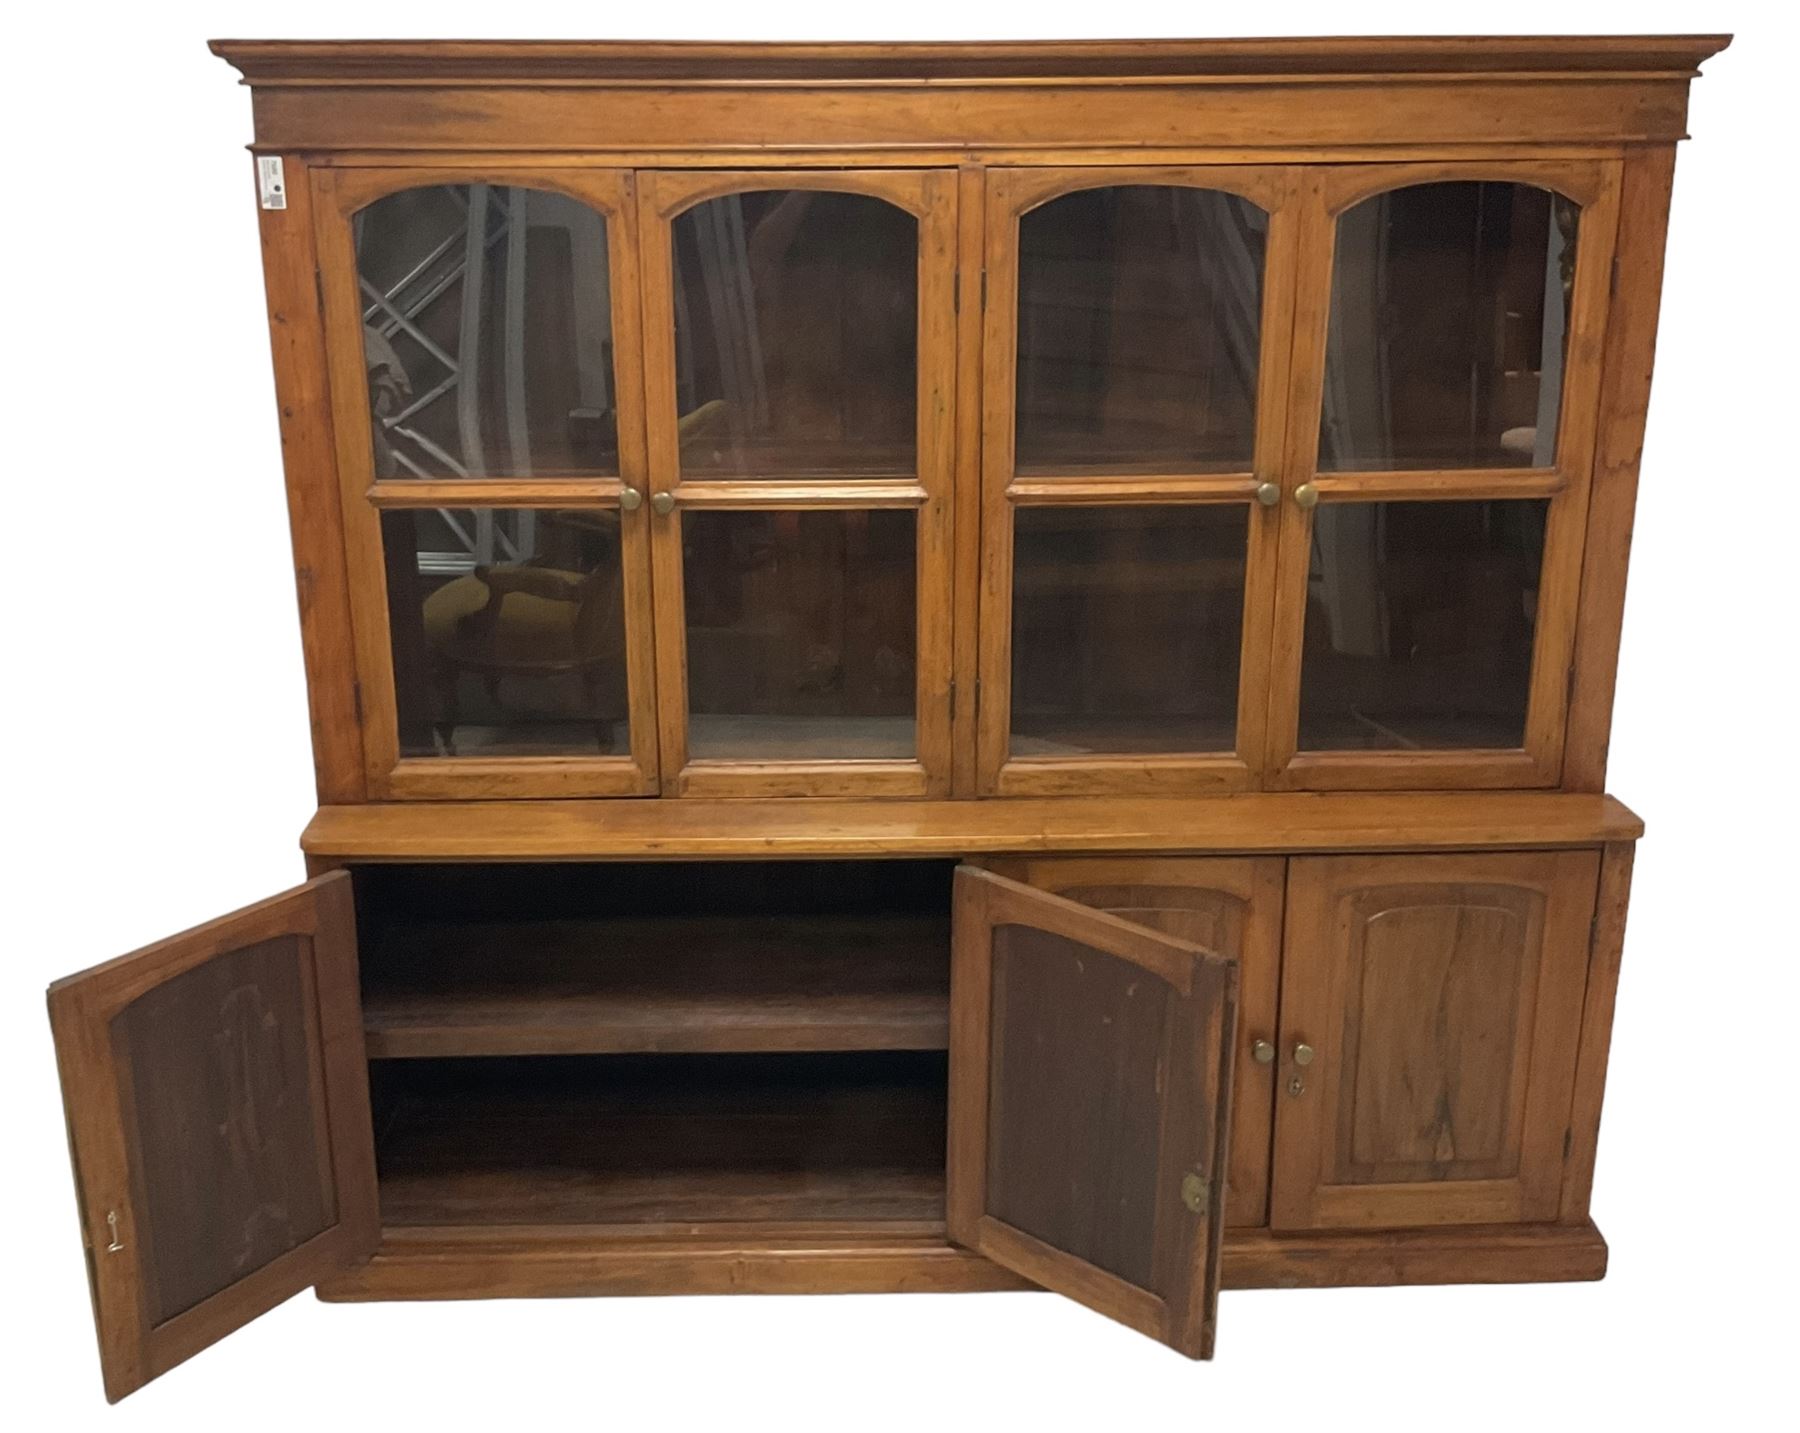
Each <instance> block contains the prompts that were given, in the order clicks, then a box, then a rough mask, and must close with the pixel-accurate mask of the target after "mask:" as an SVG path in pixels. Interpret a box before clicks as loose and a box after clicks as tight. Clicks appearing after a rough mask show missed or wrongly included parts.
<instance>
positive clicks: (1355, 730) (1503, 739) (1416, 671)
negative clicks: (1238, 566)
mask: <svg viewBox="0 0 1800 1433" xmlns="http://www.w3.org/2000/svg"><path fill="white" fill-rule="evenodd" d="M1548 513H1549V503H1548V502H1546V501H1543V500H1540V499H1529V500H1519V501H1510V502H1376V503H1326V504H1322V505H1321V506H1320V507H1319V508H1318V509H1317V510H1316V511H1315V512H1314V514H1313V553H1312V571H1311V577H1310V582H1309V587H1308V596H1307V607H1306V640H1305V648H1304V651H1303V654H1302V657H1301V668H1300V741H1299V745H1300V749H1301V750H1303V751H1361V750H1412V749H1420V748H1422V749H1427V750H1431V749H1446V748H1487V749H1496V748H1497V749H1502V750H1516V749H1518V748H1520V747H1522V746H1523V745H1524V744H1525V709H1526V704H1527V700H1528V697H1529V695H1530V687H1531V648H1532V636H1533V632H1534V629H1535V627H1536V624H1537V607H1538V581H1539V571H1540V569H1541V568H1542V566H1543V558H1544V523H1545V520H1546V518H1547V516H1548Z"/></svg>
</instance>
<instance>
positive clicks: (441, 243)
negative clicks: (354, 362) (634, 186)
mask: <svg viewBox="0 0 1800 1433" xmlns="http://www.w3.org/2000/svg"><path fill="white" fill-rule="evenodd" d="M355 224H356V268H357V279H358V282H359V284H360V286H361V290H362V293H361V298H362V306H363V308H362V317H363V355H364V358H365V360H366V362H367V365H368V376H369V409H370V413H371V417H372V426H373V428H374V430H375V475H376V476H377V477H379V478H414V477H416V478H481V477H507V478H525V477H560V476H563V475H565V474H570V473H588V474H616V473H617V472H618V471H619V423H618V412H617V408H616V396H615V394H614V390H613V371H612V300H611V296H610V294H609V292H608V289H607V259H606V220H605V219H604V218H602V217H601V216H600V215H599V214H597V213H596V212H595V211H594V210H592V209H590V208H588V206H587V205H585V204H582V203H580V202H579V201H577V200H574V199H570V198H568V197H567V196H566V195H562V194H550V193H546V192H543V191H540V190H535V189H515V188H509V187H507V186H506V185H502V184H442V185H436V186H434V187H431V188H425V189H407V190H402V191H401V192H400V193H398V194H390V195H388V196H387V197H386V198H384V199H378V200H376V201H375V202H374V203H373V204H371V205H369V206H368V207H367V208H366V209H364V210H362V211H361V212H360V213H359V214H357V216H356V220H355Z"/></svg>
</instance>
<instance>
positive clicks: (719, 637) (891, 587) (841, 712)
mask: <svg viewBox="0 0 1800 1433" xmlns="http://www.w3.org/2000/svg"><path fill="white" fill-rule="evenodd" d="M681 546H682V558H683V563H684V571H685V573H686V586H685V594H686V602H687V665H688V755H689V757H690V758H692V759H694V760H696V761H704V760H712V759H726V760H739V761H809V760H829V759H840V760H841V759H847V758H855V757H899V758H909V757H911V756H913V755H914V753H915V751H916V740H915V736H914V730H913V713H914V710H915V706H916V702H915V698H914V667H915V660H916V658H915V653H916V650H917V637H916V633H917V613H916V609H917V581H916V578H915V575H914V519H913V514H912V513H911V512H910V511H887V510H881V511H874V512H870V511H858V510H841V509H840V510H836V511H830V512H823V511H820V512H705V511H694V512H688V513H685V514H683V516H682V519H681Z"/></svg>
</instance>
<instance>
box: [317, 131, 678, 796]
mask: <svg viewBox="0 0 1800 1433" xmlns="http://www.w3.org/2000/svg"><path fill="white" fill-rule="evenodd" d="M310 177H311V181H312V185H313V193H312V209H313V217H314V224H315V235H314V242H315V244H316V247H317V252H318V259H319V286H320V292H321V299H322V303H323V308H324V317H325V346H326V356H327V362H328V366H329V371H330V375H331V393H332V414H333V429H334V433H335V440H336V443H335V446H336V455H337V470H338V484H339V501H340V505H341V508H342V516H343V540H344V553H345V565H346V569H347V572H348V578H349V586H350V617H351V627H352V638H353V647H354V652H355V664H356V673H357V676H356V681H357V691H358V693H359V697H360V700H359V704H358V705H359V711H360V721H361V727H362V734H363V761H364V776H365V779H366V781H367V784H368V792H369V795H370V796H371V797H372V798H374V799H377V800H380V799H406V798H416V799H425V800H455V799H479V798H485V797H502V798H508V797H529V796H563V797H576V796H641V795H647V794H649V793H651V792H653V791H655V789H656V785H657V778H658V770H657V743H656V694H655V680H654V672H655V668H654V660H653V651H652V640H653V635H652V629H651V617H650V612H651V607H650V603H651V583H650V557H649V531H648V513H647V510H646V509H645V508H644V507H641V506H640V507H639V508H638V509H637V510H636V511H634V512H627V511H625V510H624V509H623V507H622V505H621V501H620V500H621V497H622V496H623V494H624V493H625V491H626V490H627V489H628V488H629V489H635V490H636V491H637V492H638V493H640V494H642V493H643V492H644V490H645V454H644V426H643V372H642V366H641V362H640V359H639V354H640V352H641V346H642V345H641V337H640V334H639V332H638V319H639V312H640V310H639V303H638V262H637V223H636V196H635V190H634V183H633V178H632V175H631V173H630V172H629V171H627V170H622V169H603V168H586V167H574V166H568V165H555V166H544V167H541V168H540V167H534V166H530V165H516V164H508V165H504V166H486V165H480V164H468V163H455V164H443V165H430V164H416V163H415V164H407V165H404V166H399V165H356V164H352V163H349V162H348V161H346V163H345V164H344V165H343V166H342V167H337V168H318V169H314V170H312V171H311V174H310ZM440 184H492V185H506V186H512V187H517V188H524V189H535V190H543V191H548V192H551V193H555V194H561V195H564V196H566V197H568V198H570V199H573V200H575V201H577V202H578V203H581V204H584V205H586V206H587V207H588V208H590V209H593V210H595V211H596V212H598V213H599V214H600V215H601V216H602V218H603V219H604V220H605V223H606V246H607V260H608V265H609V273H608V274H607V276H606V281H607V285H608V293H609V295H610V298H611V308H612V333H611V338H612V351H613V392H614V396H615V399H616V404H617V418H618V424H617V426H618V435H619V472H618V475H617V476H616V477H615V476H610V475H602V474H595V475H591V476H587V477H579V476H578V477H567V478H554V479H536V478H533V479H519V478H468V479H454V480H449V481H443V482H428V481H422V480H417V479H392V480H387V481H377V480H376V478H375V473H374V456H373V454H374V447H373V440H372V435H371V421H370V415H369V405H368V384H367V376H366V368H365V359H364V354H363V338H362V327H363V325H362V316H361V315H362V300H361V297H360V289H359V287H358V274H357V268H356V254H355V250H354V246H353V243H352V236H351V221H352V219H353V218H354V216H355V214H356V213H357V211H358V210H360V209H363V208H364V207H366V206H367V205H369V204H372V203H374V202H375V201H376V200H378V199H381V198H384V197H386V196H388V195H390V194H394V193H398V192H400V191H402V190H406V189H411V188H419V187H428V186H434V185H440ZM419 507H428V508H441V507H468V508H482V507H488V508H539V509H545V510H574V509H587V510H590V511H615V512H618V513H619V532H620V562H621V568H622V570H621V574H620V575H621V594H622V600H623V606H624V612H623V625H624V632H625V676H626V694H627V695H626V710H627V719H628V725H629V732H630V735H629V740H630V746H631V750H630V754H629V755H627V756H604V757H602V756H593V757H588V756H576V755H559V756H533V757H475V756H471V757H460V756H431V757H404V756H402V755H401V754H400V749H399V728H398V719H397V712H396V707H397V702H396V696H395V689H394V688H395V683H394V669H393V652H392V646H391V630H390V626H389V612H388V593H387V579H386V574H385V570H384V563H383V553H382V540H381V515H382V513H384V512H388V511H394V510H400V509H406V508H419Z"/></svg>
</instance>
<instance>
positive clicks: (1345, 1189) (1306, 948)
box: [1269, 849, 1601, 1232]
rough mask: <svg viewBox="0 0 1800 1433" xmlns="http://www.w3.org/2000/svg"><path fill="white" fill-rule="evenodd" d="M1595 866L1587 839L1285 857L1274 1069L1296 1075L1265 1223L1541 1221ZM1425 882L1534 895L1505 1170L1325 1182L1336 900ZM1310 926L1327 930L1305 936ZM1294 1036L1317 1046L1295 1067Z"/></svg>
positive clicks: (1278, 1107) (1340, 1037)
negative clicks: (1299, 1086) (1538, 845)
mask: <svg viewBox="0 0 1800 1433" xmlns="http://www.w3.org/2000/svg"><path fill="white" fill-rule="evenodd" d="M1600 869H1601V863H1600V853H1599V852H1598V851H1596V850H1593V849H1574V850H1561V851H1487V852H1475V853H1443V852H1437V853H1426V854H1420V853H1412V854H1407V855H1348V856H1345V855H1335V856H1297V857H1295V858H1294V859H1293V861H1292V863H1291V869H1290V872H1289V879H1288V887H1287V889H1288V897H1287V920H1286V932H1287V934H1286V948H1285V951H1284V954H1283V960H1282V974H1281V1038H1280V1040H1279V1041H1278V1042H1277V1047H1276V1048H1277V1060H1276V1071H1277V1079H1278V1081H1280V1082H1282V1083H1283V1084H1284V1086H1285V1084H1286V1082H1288V1081H1290V1080H1294V1079H1298V1080H1300V1081H1301V1082H1302V1083H1303V1085H1304V1088H1303V1090H1302V1092H1301V1093H1299V1094H1297V1095H1296V1094H1293V1093H1291V1092H1290V1091H1287V1090H1286V1089H1285V1088H1284V1092H1283V1093H1282V1094H1280V1095H1278V1096H1277V1098H1276V1102H1275V1139H1274V1160H1273V1173H1272V1177H1271V1181H1270V1201H1269V1225H1270V1227H1271V1228H1272V1229H1275V1230H1277V1231H1288V1232H1299V1231H1305V1230H1317V1229H1357V1228H1364V1229H1404V1228H1421V1227H1425V1226H1430V1225H1440V1224H1500V1223H1521V1222H1525V1223H1531V1222H1545V1223H1548V1222H1551V1221H1554V1220H1556V1219H1557V1218H1558V1217H1559V1214H1560V1213H1561V1209H1562V1198H1563V1185H1564V1165H1565V1160H1566V1157H1567V1155H1566V1147H1565V1137H1567V1136H1569V1134H1570V1130H1571V1110H1572V1108H1573V1102H1574V1097H1575V1087H1576V1072H1577V1062H1578V1058H1579V1054H1580V1046H1581V1044H1582V1039H1583V1035H1582V1024H1583V1003H1584V995H1585V992H1586V990H1587V985H1588V966H1589V949H1590V945H1591V934H1590V931H1591V924H1590V923H1591V921H1592V918H1593V915H1594V910H1595V899H1596V891H1597V887H1598V884H1599V877H1600ZM1438 885H1446V886H1495V887H1501V888H1504V889H1507V890H1517V891H1527V892H1532V893H1535V894H1536V895H1537V896H1538V897H1539V899H1540V901H1541V906H1540V908H1539V910H1538V912H1537V915H1536V919H1535V926H1534V931H1533V933H1535V935H1536V950H1535V952H1532V951H1528V952H1527V956H1528V958H1529V957H1530V956H1531V955H1532V954H1535V957H1536V962H1537V963H1536V966H1535V967H1534V968H1533V969H1531V970H1529V971H1526V972H1524V973H1523V974H1524V978H1525V979H1527V980H1528V981H1529V991H1528V992H1527V994H1526V995H1525V996H1522V998H1521V1005H1520V1013H1519V1018H1520V1020H1521V1021H1528V1022H1529V1026H1530V1029H1529V1034H1528V1037H1527V1038H1528V1044H1527V1047H1526V1053H1525V1063H1524V1065H1523V1066H1522V1067H1520V1068H1519V1069H1517V1070H1515V1071H1514V1076H1513V1078H1514V1082H1515V1083H1514V1087H1513V1089H1512V1090H1511V1092H1510V1096H1509V1109H1510V1110H1511V1112H1512V1114H1511V1118H1512V1120H1513V1121H1514V1124H1513V1128H1514V1129H1515V1130H1516V1135H1517V1141H1518V1149H1519V1158H1518V1164H1517V1169H1516V1172H1515V1173H1514V1174H1513V1176H1512V1177H1510V1178H1498V1177H1496V1178H1486V1179H1475V1178H1463V1179H1444V1180H1440V1181H1433V1180H1424V1179H1421V1180H1417V1181H1410V1182H1388V1183H1366V1184H1337V1185H1328V1184H1326V1183H1325V1179H1326V1161H1327V1159H1328V1157H1329V1156H1330V1155H1331V1153H1332V1151H1333V1150H1334V1149H1336V1148H1337V1143H1338V1131H1337V1129H1336V1127H1335V1124H1334V1120H1335V1117H1336V1114H1337V1111H1338V1110H1339V1109H1340V1108H1341V1105H1340V1099H1339V1081H1340V1079H1341V1078H1342V1077H1343V1070H1342V1067H1341V1059H1342V1055H1343V1042H1344V1040H1345V1030H1344V1025H1345V1020H1344V1016H1345V1013H1346V1010H1347V1008H1348V996H1347V990H1346V981H1347V978H1348V976H1347V970H1346V961H1345V956H1346V951H1345V949H1344V948H1343V946H1342V944H1341V942H1340V941H1339V940H1338V939H1337V938H1336V936H1337V935H1339V934H1341V933H1342V932H1343V931H1344V930H1345V929H1347V921H1346V917H1345V916H1344V914H1343V907H1344V905H1345V903H1346V902H1347V901H1349V900H1352V899H1357V898H1359V897H1361V896H1363V895H1366V894H1369V893H1371V892H1376V891H1381V890H1392V889H1396V888H1413V889H1417V888H1421V887H1431V886H1438ZM1321 928H1329V929H1330V930H1332V931H1333V932H1334V938H1333V939H1330V940H1317V939H1311V938H1310V937H1311V936H1312V933H1314V932H1316V931H1318V930H1320V929H1321ZM1301 1043H1305V1044H1308V1045H1311V1046H1312V1047H1313V1048H1314V1049H1315V1051H1316V1052H1317V1054H1316V1057H1315V1058H1314V1060H1313V1061H1312V1062H1311V1063H1310V1064H1309V1065H1307V1066H1304V1067H1303V1066H1300V1065H1299V1064H1297V1063H1296V1062H1295V1060H1294V1050H1295V1047H1296V1046H1297V1045H1298V1044H1301ZM1595 1119H1596V1122H1597V1114H1596V1116H1595Z"/></svg>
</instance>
